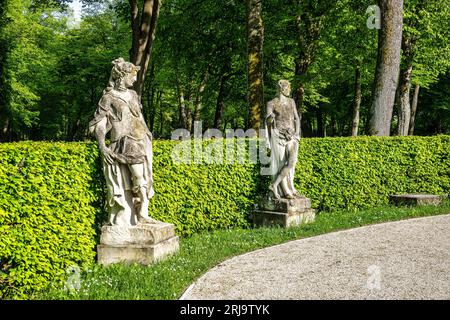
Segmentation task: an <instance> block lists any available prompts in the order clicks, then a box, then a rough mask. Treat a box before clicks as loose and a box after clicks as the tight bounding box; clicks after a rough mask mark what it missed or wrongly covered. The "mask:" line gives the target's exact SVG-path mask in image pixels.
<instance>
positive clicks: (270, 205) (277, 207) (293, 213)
mask: <svg viewBox="0 0 450 320" xmlns="http://www.w3.org/2000/svg"><path fill="white" fill-rule="evenodd" d="M315 217H316V210H314V209H311V201H310V200H309V199H308V198H306V197H300V198H294V199H279V200H274V199H272V198H270V197H264V198H263V199H262V200H261V202H260V204H259V206H258V209H257V210H256V211H254V212H253V223H254V225H255V226H264V227H271V226H281V227H284V228H289V227H292V226H298V225H301V224H304V223H309V222H313V221H314V219H315Z"/></svg>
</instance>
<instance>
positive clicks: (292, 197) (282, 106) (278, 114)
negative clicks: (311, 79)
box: [253, 80, 316, 228]
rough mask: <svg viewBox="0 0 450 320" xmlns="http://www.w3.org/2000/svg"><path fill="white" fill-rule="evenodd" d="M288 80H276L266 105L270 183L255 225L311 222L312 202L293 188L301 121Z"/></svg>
mask: <svg viewBox="0 0 450 320" xmlns="http://www.w3.org/2000/svg"><path fill="white" fill-rule="evenodd" d="M290 94H291V85H290V83H289V81H287V80H280V81H278V96H277V97H276V98H275V99H273V100H271V101H269V102H268V103H267V116H266V118H265V127H266V132H267V140H268V145H269V148H270V150H271V152H270V173H271V176H272V181H271V184H270V186H269V192H267V193H265V194H263V195H262V196H261V199H260V203H259V204H258V205H257V206H256V210H255V211H254V212H253V223H254V225H256V226H265V227H272V226H281V227H284V228H289V227H292V226H298V225H302V224H305V223H310V222H312V221H314V219H315V214H316V211H315V209H312V208H311V200H310V199H308V198H306V197H305V196H302V195H301V194H300V193H298V191H297V190H296V189H295V186H294V174H295V165H296V163H297V156H298V146H299V142H300V118H299V116H298V113H297V108H296V106H295V102H294V100H293V99H291V98H290V97H289V95H290Z"/></svg>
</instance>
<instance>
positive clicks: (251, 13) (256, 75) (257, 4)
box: [247, 0, 264, 130]
mask: <svg viewBox="0 0 450 320" xmlns="http://www.w3.org/2000/svg"><path fill="white" fill-rule="evenodd" d="M263 42H264V27H263V21H262V0H247V45H248V53H247V55H248V66H247V68H248V70H247V72H248V90H249V92H248V111H249V127H250V128H253V129H255V130H258V129H259V128H260V126H261V111H262V108H263V105H264V87H263Z"/></svg>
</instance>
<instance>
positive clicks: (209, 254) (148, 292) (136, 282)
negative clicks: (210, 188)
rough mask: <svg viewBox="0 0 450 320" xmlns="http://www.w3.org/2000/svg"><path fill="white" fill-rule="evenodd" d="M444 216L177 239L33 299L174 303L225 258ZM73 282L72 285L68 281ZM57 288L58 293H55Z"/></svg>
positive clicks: (349, 219)
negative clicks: (156, 255) (163, 249)
mask: <svg viewBox="0 0 450 320" xmlns="http://www.w3.org/2000/svg"><path fill="white" fill-rule="evenodd" d="M449 213H450V201H449V200H446V201H444V204H443V205H441V206H437V207H436V206H422V207H380V208H373V209H366V210H360V211H353V212H348V211H336V212H323V213H320V214H318V215H317V216H316V221H315V222H313V223H310V224H307V225H303V226H300V227H294V228H290V229H282V228H270V229H269V228H258V229H231V230H218V231H213V232H209V233H200V234H196V235H194V236H191V237H189V238H184V239H180V251H179V253H178V254H176V255H175V256H172V257H170V258H169V259H167V260H165V261H162V262H159V263H157V264H155V265H151V266H140V265H124V264H116V265H112V266H109V267H102V266H99V265H92V266H91V267H90V268H89V269H85V270H82V272H81V275H80V277H79V280H80V281H78V283H79V289H78V290H76V289H74V290H67V289H64V288H63V287H60V285H53V286H52V287H51V288H49V290H48V291H46V292H45V293H43V294H40V295H36V296H33V297H32V298H34V299H178V298H179V297H180V296H181V295H182V293H183V292H184V290H186V288H187V287H188V286H189V285H190V284H191V283H192V282H194V281H195V280H196V279H197V278H198V277H200V276H201V275H202V274H203V273H205V272H206V271H207V270H208V269H210V268H211V267H213V266H215V265H216V264H218V263H220V262H221V261H224V260H226V259H228V258H230V257H233V256H236V255H239V254H242V253H245V252H248V251H252V250H256V249H260V248H264V247H268V246H272V245H276V244H279V243H283V242H286V241H289V240H294V239H300V238H305V237H312V236H316V235H320V234H324V233H328V232H333V231H338V230H343V229H349V228H355V227H360V226H364V225H369V224H374V223H381V222H388V221H396V220H402V219H409V218H417V217H425V216H432V215H439V214H449ZM73 280H75V281H76V280H77V279H76V277H75V278H73V276H72V283H74V282H73ZM58 286H59V288H58Z"/></svg>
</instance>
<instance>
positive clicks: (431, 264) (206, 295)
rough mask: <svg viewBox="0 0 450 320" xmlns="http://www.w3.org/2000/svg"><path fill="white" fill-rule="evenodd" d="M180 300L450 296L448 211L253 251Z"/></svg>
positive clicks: (200, 282) (223, 265)
mask: <svg viewBox="0 0 450 320" xmlns="http://www.w3.org/2000/svg"><path fill="white" fill-rule="evenodd" d="M181 299H445V300H450V215H443V216H433V217H427V218H418V219H411V220H404V221H398V222H390V223H382V224H377V225H371V226H366V227H361V228H356V229H350V230H346V231H339V232H334V233H329V234H324V235H321V236H317V237H312V238H306V239H301V240H295V241H291V242H288V243H284V244H281V245H277V246H274V247H269V248H265V249H261V250H257V251H253V252H249V253H247V254H244V255H241V256H237V257H234V258H232V259H230V260H227V261H225V262H223V263H221V264H219V265H217V266H216V267H214V268H213V269H211V270H209V271H208V272H207V273H206V274H204V275H203V276H202V277H201V278H200V279H198V280H197V281H196V282H195V283H194V284H193V285H191V286H190V287H189V288H188V290H186V292H185V293H184V294H183V296H182V297H181Z"/></svg>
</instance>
